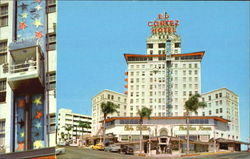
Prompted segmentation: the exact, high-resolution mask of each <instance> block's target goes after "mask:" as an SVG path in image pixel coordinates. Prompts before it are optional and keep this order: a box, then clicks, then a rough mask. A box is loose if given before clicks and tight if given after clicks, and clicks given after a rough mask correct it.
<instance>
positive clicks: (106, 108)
mask: <svg viewBox="0 0 250 159" xmlns="http://www.w3.org/2000/svg"><path fill="white" fill-rule="evenodd" d="M117 109H118V105H116V104H114V103H112V102H107V103H104V102H103V103H102V104H101V110H102V113H103V125H102V127H103V141H102V142H103V144H105V130H106V128H105V120H106V119H107V116H108V114H113V113H115V112H118V111H117Z"/></svg>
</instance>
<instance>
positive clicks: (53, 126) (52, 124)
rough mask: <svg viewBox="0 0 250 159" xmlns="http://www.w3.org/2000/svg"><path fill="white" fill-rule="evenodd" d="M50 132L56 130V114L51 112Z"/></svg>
mask: <svg viewBox="0 0 250 159" xmlns="http://www.w3.org/2000/svg"><path fill="white" fill-rule="evenodd" d="M49 123H50V132H55V131H56V114H50V121H49Z"/></svg>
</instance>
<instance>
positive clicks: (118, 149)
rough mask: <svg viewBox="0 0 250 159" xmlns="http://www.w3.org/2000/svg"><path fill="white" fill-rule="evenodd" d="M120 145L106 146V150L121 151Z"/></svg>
mask: <svg viewBox="0 0 250 159" xmlns="http://www.w3.org/2000/svg"><path fill="white" fill-rule="evenodd" d="M120 149H121V148H120V146H119V145H116V144H112V145H109V146H105V148H104V151H109V152H120Z"/></svg>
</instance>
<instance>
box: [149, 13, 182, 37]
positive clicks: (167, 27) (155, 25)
mask: <svg viewBox="0 0 250 159" xmlns="http://www.w3.org/2000/svg"><path fill="white" fill-rule="evenodd" d="M179 22H180V21H179V20H169V15H168V14H167V13H166V12H165V13H164V15H163V14H159V15H158V17H157V20H155V21H149V22H148V26H149V27H151V28H152V29H151V31H152V33H153V34H156V33H175V32H176V27H177V26H178V25H179Z"/></svg>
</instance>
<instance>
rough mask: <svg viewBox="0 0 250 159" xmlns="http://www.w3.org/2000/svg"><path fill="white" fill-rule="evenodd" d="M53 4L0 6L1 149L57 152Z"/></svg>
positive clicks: (20, 0)
mask: <svg viewBox="0 0 250 159" xmlns="http://www.w3.org/2000/svg"><path fill="white" fill-rule="evenodd" d="M56 3H57V2H56V0H47V1H46V0H29V1H27V0H13V1H10V0H1V1H0V145H3V147H4V149H5V150H4V151H5V152H19V151H26V150H33V149H40V148H46V147H51V146H55V141H56V137H55V135H56V134H55V130H56V129H55V126H56V121H55V117H56V88H55V86H56V56H57V55H56V54H57V53H56V23H57V13H56Z"/></svg>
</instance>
